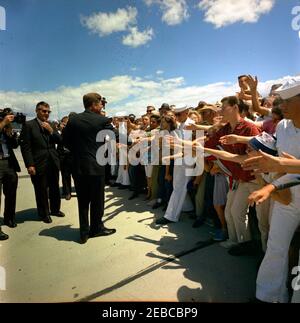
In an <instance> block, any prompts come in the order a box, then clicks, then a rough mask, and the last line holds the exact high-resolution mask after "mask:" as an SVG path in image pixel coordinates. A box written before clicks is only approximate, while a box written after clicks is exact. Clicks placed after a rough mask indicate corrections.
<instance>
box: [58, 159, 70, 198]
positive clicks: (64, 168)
mask: <svg viewBox="0 0 300 323" xmlns="http://www.w3.org/2000/svg"><path fill="white" fill-rule="evenodd" d="M60 167H61V178H62V184H63V194H64V195H68V194H71V192H72V185H71V174H72V156H71V154H65V155H64V156H63V158H62V159H61V161H60Z"/></svg>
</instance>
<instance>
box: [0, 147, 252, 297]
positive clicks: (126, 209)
mask: <svg viewBox="0 0 300 323" xmlns="http://www.w3.org/2000/svg"><path fill="white" fill-rule="evenodd" d="M17 157H18V159H19V161H20V163H21V168H22V173H20V174H19V186H18V195H17V215H16V218H17V223H18V226H17V227H16V228H14V229H10V228H8V227H7V226H4V225H3V226H2V230H3V231H4V232H5V233H7V234H8V235H9V239H8V240H6V241H1V242H0V269H1V271H0V273H2V275H1V276H0V302H14V303H48V302H49V303H60V302H80V301H90V302H102V301H109V302H120V301H127V302H128V301H129V302H135V301H148V302H152V301H158V302H170V301H172V302H209V303H211V302H213V303H223V302H225V303H240V302H248V301H249V299H251V298H253V297H254V295H255V278H256V272H257V264H258V259H257V257H254V256H253V257H250V256H243V257H234V256H230V255H228V253H227V250H226V249H224V248H222V247H221V246H220V245H219V243H215V242H214V241H213V240H212V239H211V233H210V232H211V231H212V228H211V227H209V226H208V225H204V226H202V227H200V228H197V229H194V228H192V224H193V220H192V219H191V218H190V217H189V215H187V214H184V213H183V214H182V215H181V218H180V221H179V222H178V223H174V224H170V225H165V226H163V227H160V226H157V225H155V219H156V218H159V217H161V216H163V211H162V210H155V211H153V210H152V208H151V206H148V205H147V202H145V201H144V198H145V196H144V195H141V196H140V197H139V198H137V199H135V200H133V201H128V197H129V196H130V193H131V192H129V191H128V190H126V191H123V190H122V191H121V190H118V189H117V188H110V187H106V201H105V215H104V222H105V225H106V226H107V227H109V228H116V230H117V232H116V233H115V234H113V235H111V236H106V237H98V238H93V239H89V240H88V242H87V243H86V244H84V245H81V244H80V243H79V218H78V210H77V199H76V194H75V193H74V194H73V196H72V199H71V200H70V201H66V200H64V199H62V207H61V210H62V211H63V212H64V213H65V214H66V217H64V218H58V217H52V220H53V222H52V223H51V224H46V223H43V222H41V221H39V220H38V216H37V212H36V204H35V197H34V191H33V186H32V184H31V181H30V178H29V176H28V175H27V172H26V169H25V167H24V164H23V162H22V158H21V156H20V152H19V151H17ZM2 214H3V197H2V210H1V216H2ZM1 220H2V219H1Z"/></svg>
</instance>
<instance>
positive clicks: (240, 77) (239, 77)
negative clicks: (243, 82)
mask: <svg viewBox="0 0 300 323" xmlns="http://www.w3.org/2000/svg"><path fill="white" fill-rule="evenodd" d="M243 77H248V76H247V75H240V76H238V80H240V79H242V78H243Z"/></svg>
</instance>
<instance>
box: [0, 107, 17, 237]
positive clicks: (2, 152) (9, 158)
mask: <svg viewBox="0 0 300 323" xmlns="http://www.w3.org/2000/svg"><path fill="white" fill-rule="evenodd" d="M9 110H10V109H6V111H4V112H3V113H4V118H3V117H2V120H1V122H0V190H1V191H2V189H3V193H4V196H5V201H4V225H7V226H8V227H10V228H15V227H16V226H17V224H16V197H17V187H18V175H17V172H20V171H21V169H20V166H19V163H18V161H17V159H16V156H15V154H14V151H13V149H14V148H17V147H18V140H17V137H16V135H15V134H13V132H12V126H11V122H13V120H14V115H13V114H12V111H11V110H10V111H9ZM0 233H2V232H1V230H0ZM2 234H3V233H2ZM2 234H1V236H2ZM2 238H3V239H4V237H3V236H2ZM7 238H8V236H7Z"/></svg>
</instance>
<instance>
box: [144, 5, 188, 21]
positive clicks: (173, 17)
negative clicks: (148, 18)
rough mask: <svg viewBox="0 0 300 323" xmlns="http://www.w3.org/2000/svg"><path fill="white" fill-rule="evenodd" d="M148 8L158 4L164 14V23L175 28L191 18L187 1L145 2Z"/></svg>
mask: <svg viewBox="0 0 300 323" xmlns="http://www.w3.org/2000/svg"><path fill="white" fill-rule="evenodd" d="M144 1H145V3H146V4H147V5H148V6H151V5H153V4H158V5H159V6H160V9H161V11H162V12H163V15H162V21H163V22H165V23H166V24H167V25H170V26H173V25H178V24H181V23H182V22H183V21H184V20H187V19H188V18H189V13H188V6H187V2H186V0H144Z"/></svg>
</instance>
